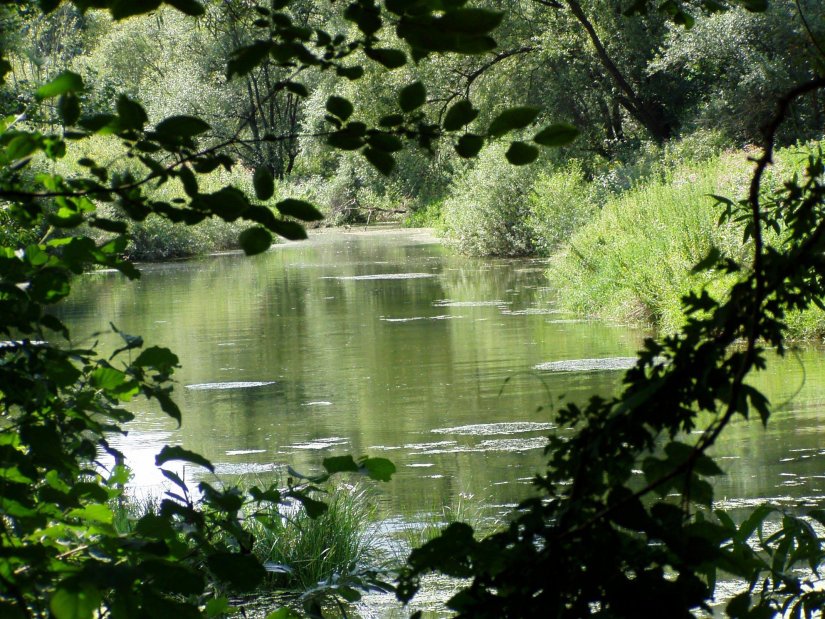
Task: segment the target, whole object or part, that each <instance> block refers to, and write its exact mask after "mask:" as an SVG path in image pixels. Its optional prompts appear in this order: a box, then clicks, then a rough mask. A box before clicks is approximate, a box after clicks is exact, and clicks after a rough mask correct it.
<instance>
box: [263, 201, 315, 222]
mask: <svg viewBox="0 0 825 619" xmlns="http://www.w3.org/2000/svg"><path fill="white" fill-rule="evenodd" d="M275 208H277V209H278V210H279V211H280V212H281V213H283V214H284V215H289V216H290V217H294V218H295V219H300V220H301V221H321V220H322V219H323V218H324V214H323V213H322V212H321V211H319V210H318V209H317V208H315V206H313V205H312V204H311V203H309V202H306V201H304V200H295V199H294V198H287V199H286V200H281V201H280V202H278V203H277V204H276V205H275Z"/></svg>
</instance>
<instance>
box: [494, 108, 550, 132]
mask: <svg viewBox="0 0 825 619" xmlns="http://www.w3.org/2000/svg"><path fill="white" fill-rule="evenodd" d="M540 111H541V108H537V107H533V106H527V105H523V106H520V107H512V108H510V109H507V110H504V111H503V112H502V113H501V114H499V115H498V116H496V117H495V118H494V119H493V122H492V123H490V128H489V129H487V133H488V135H489V136H490V137H492V138H497V137H500V136H502V135H504V134H505V133H507V132H508V131H513V130H514V129H523V128H524V127H526V126H528V125H529V124H530V123H532V122H533V121H534V120H536V116H538V115H539V112H540Z"/></svg>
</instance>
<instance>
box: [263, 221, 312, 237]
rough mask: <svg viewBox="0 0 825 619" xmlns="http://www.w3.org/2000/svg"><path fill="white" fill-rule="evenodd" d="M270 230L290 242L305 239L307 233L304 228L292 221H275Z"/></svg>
mask: <svg viewBox="0 0 825 619" xmlns="http://www.w3.org/2000/svg"><path fill="white" fill-rule="evenodd" d="M271 229H272V231H273V232H274V233H275V234H277V235H278V236H282V237H284V238H285V239H288V240H290V241H302V240H304V239H305V238H307V231H306V230H305V229H304V227H303V226H302V225H301V224H298V223H295V222H294V221H283V220H281V219H276V220H275V221H274V222H273V225H272V227H271Z"/></svg>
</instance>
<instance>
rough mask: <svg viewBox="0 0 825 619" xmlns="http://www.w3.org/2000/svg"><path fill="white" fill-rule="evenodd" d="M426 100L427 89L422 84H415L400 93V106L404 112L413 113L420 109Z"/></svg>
mask: <svg viewBox="0 0 825 619" xmlns="http://www.w3.org/2000/svg"><path fill="white" fill-rule="evenodd" d="M426 100H427V89H426V88H424V84H422V83H421V82H413V83H412V84H410V85H409V86H405V87H404V88H402V89H401V91H400V92H399V93H398V105H399V106H400V107H401V109H402V110H403V111H404V112H412V111H413V110H416V109H418V108H420V107H421V106H422V105H424V102H425V101H426Z"/></svg>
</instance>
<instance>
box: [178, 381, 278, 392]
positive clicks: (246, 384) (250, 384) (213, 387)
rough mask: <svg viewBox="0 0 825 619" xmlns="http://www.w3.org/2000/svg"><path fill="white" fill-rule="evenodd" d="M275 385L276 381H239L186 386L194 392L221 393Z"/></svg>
mask: <svg viewBox="0 0 825 619" xmlns="http://www.w3.org/2000/svg"><path fill="white" fill-rule="evenodd" d="M274 384H275V381H274V380H267V381H237V382H226V383H196V384H194V385H186V388H187V389H191V390H192V391H221V390H224V389H253V388H255V387H266V386H267V385H274Z"/></svg>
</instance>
